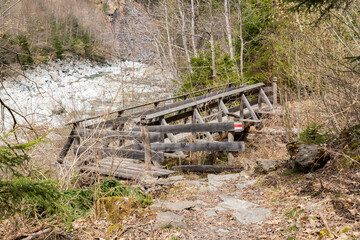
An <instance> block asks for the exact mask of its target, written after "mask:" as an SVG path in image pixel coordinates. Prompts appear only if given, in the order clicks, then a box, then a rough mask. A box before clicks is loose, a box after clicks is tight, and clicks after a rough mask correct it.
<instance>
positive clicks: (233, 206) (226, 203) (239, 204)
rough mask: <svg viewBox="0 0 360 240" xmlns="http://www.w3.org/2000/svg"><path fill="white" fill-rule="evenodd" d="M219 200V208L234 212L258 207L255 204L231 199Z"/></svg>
mask: <svg viewBox="0 0 360 240" xmlns="http://www.w3.org/2000/svg"><path fill="white" fill-rule="evenodd" d="M221 200H223V202H221V203H219V204H218V206H219V207H222V208H225V209H230V210H235V211H238V210H243V209H247V208H253V207H257V206H259V205H257V204H255V203H252V202H249V201H245V200H240V199H236V198H233V197H223V198H221Z"/></svg>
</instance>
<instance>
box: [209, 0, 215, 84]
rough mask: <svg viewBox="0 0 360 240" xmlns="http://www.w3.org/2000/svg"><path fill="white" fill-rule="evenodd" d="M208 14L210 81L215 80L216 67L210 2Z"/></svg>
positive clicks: (210, 2) (210, 1) (210, 3)
mask: <svg viewBox="0 0 360 240" xmlns="http://www.w3.org/2000/svg"><path fill="white" fill-rule="evenodd" d="M209 12H210V51H211V68H212V79H213V81H214V80H215V79H216V65H215V43H214V17H213V12H212V0H209Z"/></svg>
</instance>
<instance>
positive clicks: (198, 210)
mask: <svg viewBox="0 0 360 240" xmlns="http://www.w3.org/2000/svg"><path fill="white" fill-rule="evenodd" d="M192 210H194V211H197V212H202V211H203V210H202V208H201V207H199V206H195V207H194V208H192Z"/></svg>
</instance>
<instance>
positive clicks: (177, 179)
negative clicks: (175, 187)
mask: <svg viewBox="0 0 360 240" xmlns="http://www.w3.org/2000/svg"><path fill="white" fill-rule="evenodd" d="M184 179H185V178H184V176H181V175H179V176H171V177H168V180H169V181H182V180H184Z"/></svg>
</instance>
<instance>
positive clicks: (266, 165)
mask: <svg viewBox="0 0 360 240" xmlns="http://www.w3.org/2000/svg"><path fill="white" fill-rule="evenodd" d="M256 163H257V167H256V169H255V171H257V172H259V173H268V172H271V171H274V170H276V169H277V168H279V167H281V166H283V165H285V162H284V161H274V160H269V159H256Z"/></svg>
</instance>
